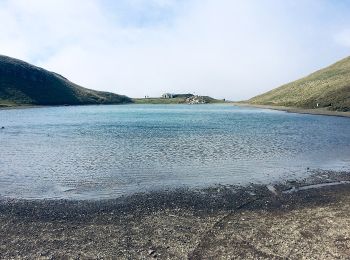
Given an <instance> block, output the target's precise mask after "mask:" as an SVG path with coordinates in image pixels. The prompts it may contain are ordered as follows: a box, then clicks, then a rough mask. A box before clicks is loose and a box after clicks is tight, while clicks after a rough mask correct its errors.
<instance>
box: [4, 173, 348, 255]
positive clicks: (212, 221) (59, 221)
mask: <svg viewBox="0 0 350 260" xmlns="http://www.w3.org/2000/svg"><path fill="white" fill-rule="evenodd" d="M349 181H350V174H349V173H346V172H317V173H315V174H314V175H313V176H312V177H310V178H308V179H305V180H302V181H289V182H286V183H281V184H275V185H267V186H266V185H250V186H247V187H236V186H231V187H228V186H216V187H213V188H208V189H204V190H185V189H182V190H175V191H163V192H153V193H148V194H136V195H133V196H129V197H123V198H119V199H114V200H105V201H63V200H60V201H54V200H37V201H28V200H11V199H5V198H3V199H1V201H0V258H1V259H96V258H108V259H109V258H114V259H151V258H158V259H302V258H304V259H346V258H348V257H349V255H350V218H349V216H350V184H349ZM325 183H326V184H327V185H325ZM319 184H320V185H319Z"/></svg>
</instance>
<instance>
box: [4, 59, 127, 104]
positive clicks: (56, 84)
mask: <svg viewBox="0 0 350 260" xmlns="http://www.w3.org/2000/svg"><path fill="white" fill-rule="evenodd" d="M130 102H132V100H131V99H130V98H128V97H126V96H123V95H117V94H113V93H110V92H103V91H96V90H91V89H87V88H83V87H81V86H79V85H77V84H74V83H72V82H70V81H69V80H68V79H66V78H65V77H63V76H61V75H59V74H57V73H55V72H50V71H48V70H45V69H43V68H40V67H37V66H34V65H31V64H29V63H27V62H24V61H21V60H18V59H15V58H11V57H8V56H4V55H0V105H2V106H7V105H9V106H11V105H89V104H121V103H130Z"/></svg>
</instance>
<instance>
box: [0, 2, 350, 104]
mask: <svg viewBox="0 0 350 260" xmlns="http://www.w3.org/2000/svg"><path fill="white" fill-rule="evenodd" d="M0 53H1V54H4V55H8V56H12V57H16V58H19V59H23V60H25V61H28V62H30V63H33V64H35V65H37V66H41V67H44V68H46V69H49V70H52V71H55V72H57V73H60V74H62V75H64V76H65V77H67V78H69V79H70V80H71V81H73V82H75V83H78V84H80V85H82V86H84V87H88V88H93V89H99V90H107V91H112V92H116V93H120V94H125V95H128V96H131V97H142V96H145V95H149V96H159V95H161V94H162V93H163V92H172V93H188V92H191V93H196V94H201V95H210V96H213V97H217V98H227V99H231V100H240V99H246V98H249V97H251V96H254V95H256V94H259V93H262V92H264V91H267V90H270V89H272V88H275V87H277V86H279V85H281V84H283V83H286V82H288V81H291V80H294V79H297V78H299V77H301V76H304V75H307V74H308V73H310V72H313V71H314V70H316V69H319V68H322V67H324V66H327V65H329V64H331V63H333V62H335V61H337V60H338V59H341V58H344V57H346V56H348V55H349V53H350V1H348V0H343V1H342V0H328V1H326V0H314V1H313V0H299V1H298V0H279V1H277V0H276V1H274V0H241V1H235V0H187V1H185V0H178V1H176V0H115V1H114V0H0Z"/></svg>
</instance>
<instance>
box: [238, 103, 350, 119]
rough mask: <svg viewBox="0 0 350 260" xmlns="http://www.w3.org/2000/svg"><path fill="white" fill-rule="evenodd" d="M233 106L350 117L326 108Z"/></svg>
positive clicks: (344, 113) (241, 104) (247, 104)
mask: <svg viewBox="0 0 350 260" xmlns="http://www.w3.org/2000/svg"><path fill="white" fill-rule="evenodd" d="M232 104H234V105H235V106H240V107H255V108H263V109H272V110H279V111H286V112H289V113H298V114H310V115H323V116H340V117H350V112H341V111H331V110H328V109H326V108H315V109H303V108H297V107H285V106H268V105H254V104H249V103H240V102H233V103H232Z"/></svg>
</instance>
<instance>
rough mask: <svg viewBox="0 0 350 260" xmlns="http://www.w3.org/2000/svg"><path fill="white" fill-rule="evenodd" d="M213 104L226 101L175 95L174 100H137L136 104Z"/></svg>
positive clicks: (135, 100)
mask: <svg viewBox="0 0 350 260" xmlns="http://www.w3.org/2000/svg"><path fill="white" fill-rule="evenodd" d="M197 100H198V103H199V104H201V103H204V104H211V103H223V102H225V101H224V100H219V99H215V98H212V97H208V96H194V95H191V94H175V95H174V96H173V97H172V98H135V99H133V101H134V102H135V103H136V104H198V103H197V102H196V101H197Z"/></svg>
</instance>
